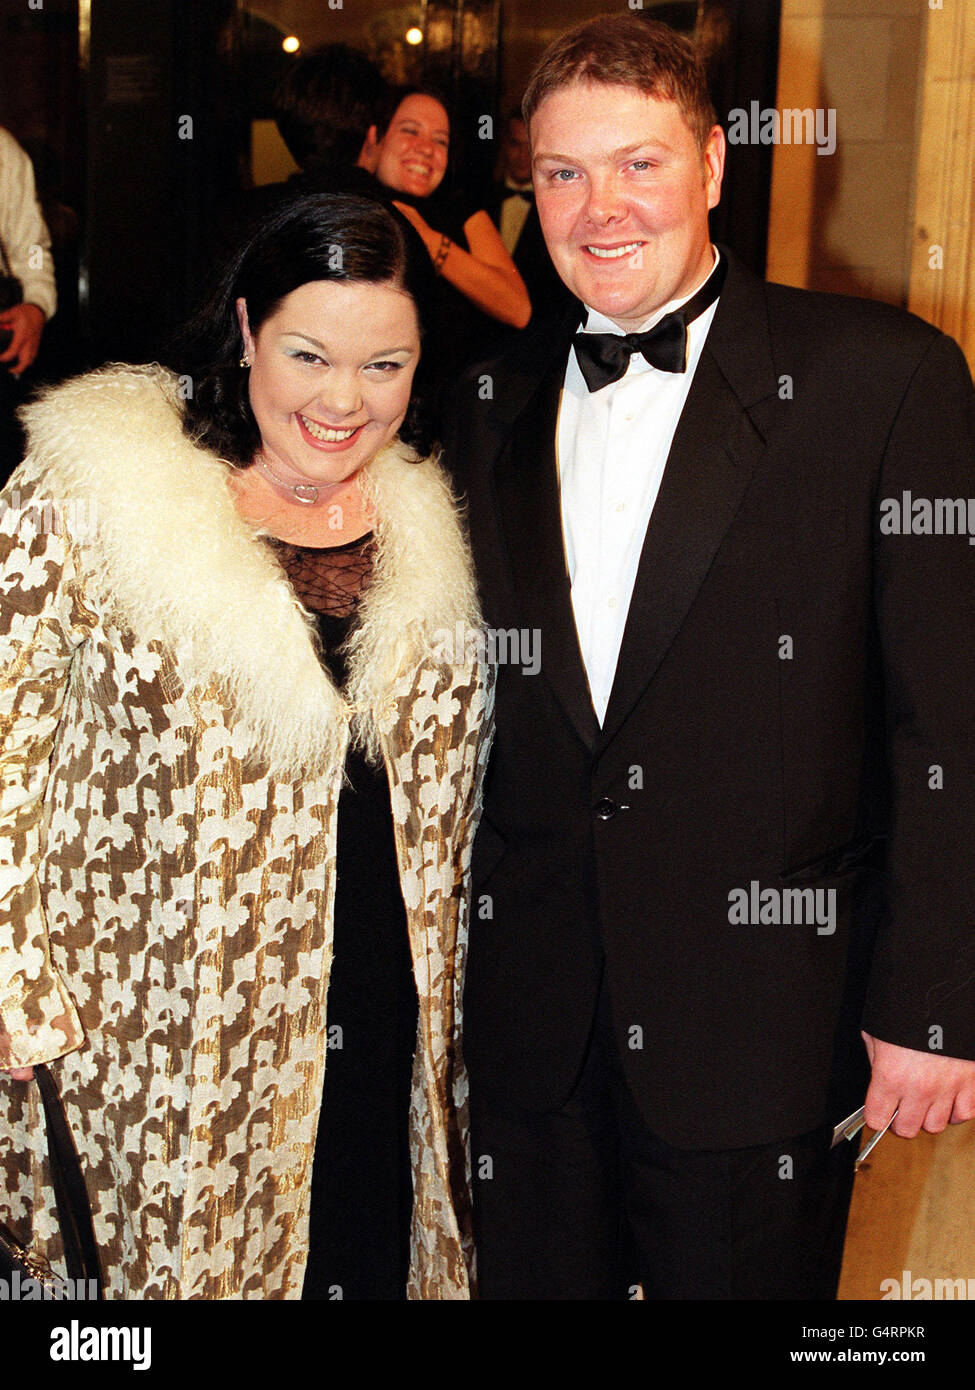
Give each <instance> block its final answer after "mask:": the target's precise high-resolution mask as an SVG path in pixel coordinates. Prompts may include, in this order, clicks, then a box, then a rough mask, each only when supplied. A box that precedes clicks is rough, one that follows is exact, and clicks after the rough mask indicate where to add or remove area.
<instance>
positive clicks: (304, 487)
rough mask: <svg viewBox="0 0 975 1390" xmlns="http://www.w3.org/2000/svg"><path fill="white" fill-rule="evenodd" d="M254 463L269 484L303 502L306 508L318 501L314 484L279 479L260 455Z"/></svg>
mask: <svg viewBox="0 0 975 1390" xmlns="http://www.w3.org/2000/svg"><path fill="white" fill-rule="evenodd" d="M254 462H255V463H256V464H257V466H258V468H259V469H260V470H261V472H262V473H263V474H264V476H265V477H266V478H270V480H271V482H272V483H274V484H276V486H277V487H279V488H282V489H283V490H284V491H285V492H288V493H290V494H291V496H292V497H293V498H294V500H295V501H296V502H304V504H305V505H306V506H309V507H310V506H311V505H312V504H313V503H315V502H317V501H318V488H317V487H316V486H315V484H314V483H288V482H286V481H285V480H284V478H279V477H278V475H277V473H275V472H274V471H273V469H270V468H268V466H267V464H266V463H265V462H264V460H263V459H262V458H261V457H260V455H258V457H257V458H256V459H255V460H254Z"/></svg>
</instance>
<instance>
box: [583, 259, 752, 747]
mask: <svg viewBox="0 0 975 1390" xmlns="http://www.w3.org/2000/svg"><path fill="white" fill-rule="evenodd" d="M722 254H724V255H727V254H728V253H727V252H726V251H724V248H722ZM729 259H730V266H729V271H728V278H727V281H726V283H725V288H724V290H723V292H722V296H721V300H720V301H719V305H718V310H717V312H716V314H715V317H714V321H713V323H712V325H711V329H710V331H709V333H708V338H707V342H706V344H705V348H704V351H703V353H702V354H701V359H700V361H699V363H698V366H697V371H696V372H695V374H694V381H693V383H692V385H691V389H690V391H689V393H688V397H687V402H686V404H685V406H684V410H683V412H682V413H681V417H680V421H679V422H678V426H677V431H676V433H675V435H674V440H673V444H672V446H671V450H670V453H669V455H668V458H667V465H666V468H665V470H664V476H663V482H662V484H661V487H660V492H659V495H658V497H657V501H656V504H655V506H654V509H653V513H652V515H651V518H650V524H649V526H648V527H647V533H646V537H645V540H644V544H643V550H642V553H641V556H640V564H639V568H638V570H637V576H636V581H635V584H634V588H633V596H632V599H631V601H630V608H629V614H628V617H627V622H626V628H625V630H624V633H623V642H622V646H621V648H620V656H619V661H618V663H617V668H616V677H615V680H614V682H613V690H612V694H611V696H610V701H609V706H608V708H607V710H606V718H605V720H604V723H603V729H602V735H601V742H602V743H603V744H605V743H606V742H607V741H608V740H609V739H611V738H613V737H614V735H615V734H616V733H617V732H618V730H619V729H620V727H621V726H622V724H623V723H624V721H625V720H626V718H627V717H628V715H629V714H630V712H631V710H632V709H633V707H634V706H635V705H636V703H637V701H638V700H639V699H640V697H641V696H642V694H643V692H644V691H645V690H646V688H647V686H648V685H649V683H650V682H651V681H652V679H653V677H654V675H655V673H656V671H657V669H658V667H659V666H660V663H661V661H662V660H663V658H664V656H665V655H666V653H667V650H668V648H669V647H670V645H671V643H672V642H673V640H674V638H675V637H676V635H677V633H678V631H679V630H680V627H681V624H682V623H683V621H684V618H685V617H686V615H687V613H688V611H689V609H690V607H691V605H692V603H693V602H694V599H695V596H696V594H697V592H698V589H699V588H700V587H701V584H702V583H703V581H704V578H705V576H706V574H707V572H708V569H709V568H710V565H711V561H712V560H713V558H714V555H715V553H716V551H717V549H718V547H719V546H720V544H721V541H722V540H723V538H724V535H725V532H726V531H727V529H728V527H729V525H730V524H731V521H732V519H733V517H734V515H735V512H736V511H737V509H738V506H739V504H740V502H741V499H742V496H743V495H744V492H745V489H746V488H747V486H748V483H749V481H750V479H751V476H752V474H753V472H754V470H755V466H756V464H757V462H758V460H759V458H760V457H761V456H762V454H763V452H764V449H765V441H764V438H763V436H762V434H761V432H760V430H759V428H758V427H757V425H756V423H755V421H754V418H753V416H752V415H751V414H750V413H749V407H750V406H753V405H757V404H758V402H759V401H761V400H765V399H767V398H768V397H769V396H770V395H774V394H775V393H776V390H777V382H776V377H775V374H774V370H773V366H772V358H771V349H770V344H769V339H768V329H767V325H766V319H765V306H764V297H763V293H762V282H761V281H760V280H758V279H757V278H755V277H754V276H751V275H749V274H748V272H746V271H744V270H743V269H742V268H741V267H740V266H739V265H738V264H737V263H736V262H735V261H734V259H733V258H729Z"/></svg>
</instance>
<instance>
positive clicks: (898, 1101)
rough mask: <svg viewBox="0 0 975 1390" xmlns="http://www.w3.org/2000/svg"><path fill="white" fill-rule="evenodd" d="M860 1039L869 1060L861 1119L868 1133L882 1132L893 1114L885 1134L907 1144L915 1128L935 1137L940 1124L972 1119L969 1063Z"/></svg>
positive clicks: (973, 1079) (973, 1065) (974, 1087)
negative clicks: (866, 1125) (889, 1127)
mask: <svg viewBox="0 0 975 1390" xmlns="http://www.w3.org/2000/svg"><path fill="white" fill-rule="evenodd" d="M860 1036H861V1037H862V1038H863V1041H864V1043H865V1044H866V1048H867V1056H868V1057H869V1058H870V1067H871V1077H870V1089H869V1090H868V1091H867V1099H866V1102H865V1104H864V1120H865V1121H866V1123H867V1124H868V1125H869V1127H870V1128H871V1129H883V1127H884V1125H885V1124H886V1123H887V1121H888V1120H889V1119H890V1117H891V1115H892V1114H893V1113H894V1111H895V1110H897V1112H898V1114H897V1119H896V1120H895V1121H894V1123H893V1125H892V1126H891V1131H892V1133H894V1134H899V1135H900V1137H901V1138H902V1139H913V1138H914V1136H915V1134H917V1132H918V1130H920V1129H924V1130H927V1132H928V1134H940V1133H941V1131H942V1130H943V1129H944V1128H945V1126H946V1125H948V1124H953V1125H960V1124H962V1123H963V1122H964V1121H965V1120H970V1119H972V1117H973V1116H975V1062H967V1061H965V1060H964V1059H963V1058H961V1057H941V1056H938V1055H937V1054H935V1053H931V1052H915V1051H913V1050H912V1049H911V1048H909V1047H898V1046H897V1045H896V1044H895V1043H888V1042H882V1041H881V1040H880V1038H872V1037H871V1036H870V1034H869V1033H861V1035H860Z"/></svg>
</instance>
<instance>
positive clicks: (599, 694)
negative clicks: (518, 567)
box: [556, 251, 718, 725]
mask: <svg viewBox="0 0 975 1390" xmlns="http://www.w3.org/2000/svg"><path fill="white" fill-rule="evenodd" d="M714 254H715V261H714V267H712V270H711V274H713V273H714V268H715V267H716V266H717V264H718V252H717V251H715V253H714ZM706 278H707V279H710V276H708V277H706ZM701 283H702V284H703V283H704V281H702V282H701ZM699 288H700V286H695V288H694V290H693V291H692V292H691V294H696V293H697V290H698V289H699ZM691 294H687V295H684V296H683V298H681V299H674V300H672V301H671V302H670V303H669V304H665V305H663V307H662V308H660V309H658V310H657V312H656V313H655V314H653V315H651V317H650V318H648V319H647V321H646V322H645V323H644V324H642V325H641V327H640V329H639V330H638V331H639V332H641V333H643V332H646V331H647V330H648V329H650V328H652V327H653V326H654V324H655V323H657V322H658V321H659V320H660V319H662V318H663V316H664V315H665V314H669V313H670V312H671V311H672V310H674V309H679V308H680V306H681V305H682V304H686V303H687V301H688V299H690V298H691ZM716 308H717V300H716V301H715V303H714V304H712V305H710V306H709V308H707V309H706V310H705V311H704V313H703V314H699V315H698V317H697V318H696V319H694V320H693V321H692V322H691V323H690V324H688V326H687V370H686V371H685V372H663V371H660V370H659V369H658V368H657V367H651V365H650V363H649V362H647V360H646V359H645V358H644V357H643V356H641V354H640V353H638V352H635V353H634V354H633V355H632V357H631V358H630V365H629V367H628V369H627V372H626V375H625V376H623V377H621V378H620V380H619V381H614V382H611V383H610V384H609V385H608V386H603V387H602V388H601V389H600V390H598V391H593V392H591V393H590V391H589V389H588V387H587V386H586V383H585V380H584V378H583V375H582V372H581V371H580V370H579V364H578V362H577V361H576V355H575V352H574V351H570V352H569V360H568V364H567V366H566V371H565V383H564V385H563V388H562V396H561V403H560V406H559V419H558V426H557V430H556V455H557V459H558V469H559V487H560V493H561V503H562V534H563V538H564V542H565V558H566V564H567V566H568V571H569V580H570V583H571V586H572V610H573V613H574V615H575V623H576V631H577V633H578V636H579V647H580V650H581V652H582V659H583V662H584V663H585V667H586V674H587V676H588V678H589V691H590V694H591V696H592V704H593V709H594V710H595V712H596V716H597V718H598V719H599V723H600V725H602V722H603V720H604V718H605V716H606V707H607V705H608V704H609V696H610V692H611V690H612V688H613V679H614V677H615V675H616V663H617V661H618V660H619V654H620V647H621V645H622V642H623V630H624V628H625V626H626V618H627V614H628V612H629V608H630V599H631V597H632V594H633V585H634V582H635V580H636V572H637V567H638V565H639V563H640V554H641V551H642V550H643V540H644V536H645V535H646V530H647V524H648V523H649V521H650V516H651V513H652V512H653V508H654V503H655V502H656V500H657V494H658V493H659V491H660V484H661V482H662V481H663V476H664V467H665V465H666V462H667V455H668V454H669V453H670V446H671V444H672V442H673V438H674V433H675V431H676V429H677V421H678V420H679V418H680V414H681V411H682V410H683V409H684V402H685V401H686V400H687V393H688V391H689V390H690V389H691V382H692V381H693V379H694V372H695V370H696V369H697V364H698V362H699V360H700V357H701V352H702V350H703V348H704V342H705V339H706V338H707V335H708V329H709V328H710V327H711V322H712V320H713V319H714V312H715V309H716ZM583 332H587V333H618V334H620V335H621V336H624V330H623V329H622V328H619V327H618V326H617V325H616V324H614V323H613V322H612V321H611V320H610V319H608V318H605V317H604V316H603V315H602V314H600V313H598V312H597V311H596V310H595V309H589V311H588V317H587V319H586V323H585V326H584V328H583Z"/></svg>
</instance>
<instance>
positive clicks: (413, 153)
mask: <svg viewBox="0 0 975 1390" xmlns="http://www.w3.org/2000/svg"><path fill="white" fill-rule="evenodd" d="M449 149H450V120H449V118H448V116H447V112H446V111H445V110H444V108H443V107H442V106H441V105H440V102H439V101H437V100H436V99H435V98H434V97H428V96H423V95H422V94H420V93H414V94H413V95H412V96H408V97H405V98H404V99H403V101H401V102H400V104H399V106H398V107H397V108H396V114H395V115H394V116H393V119H392V120H391V121H390V123H389V128H388V130H387V131H386V134H385V135H384V136H383V138H382V140H380V142H379V159H378V162H377V164H376V177H377V178H378V179H379V181H380V183H384V184H386V186H387V187H388V188H395V189H397V190H398V191H399V192H400V193H412V194H413V196H414V197H417V198H429V196H430V194H431V193H432V192H433V191H434V189H436V188H438V187H439V186H440V184H441V183H442V182H443V176H444V174H445V173H446V172H447V153H448V151H449Z"/></svg>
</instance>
